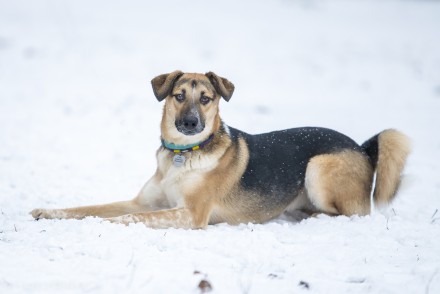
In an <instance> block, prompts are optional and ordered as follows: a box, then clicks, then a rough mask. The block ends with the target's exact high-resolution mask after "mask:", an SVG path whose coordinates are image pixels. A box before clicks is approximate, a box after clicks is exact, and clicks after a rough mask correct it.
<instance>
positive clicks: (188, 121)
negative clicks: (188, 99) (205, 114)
mask: <svg viewBox="0 0 440 294" xmlns="http://www.w3.org/2000/svg"><path fill="white" fill-rule="evenodd" d="M198 123H199V119H198V118H197V117H195V116H193V115H188V116H185V117H184V118H183V125H184V126H185V128H187V129H195V128H196V127H197V124H198Z"/></svg>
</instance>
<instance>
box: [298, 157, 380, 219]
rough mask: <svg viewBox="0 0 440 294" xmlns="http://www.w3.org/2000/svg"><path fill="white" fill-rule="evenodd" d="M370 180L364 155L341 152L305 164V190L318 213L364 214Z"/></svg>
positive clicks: (366, 206) (368, 165) (371, 169)
mask: <svg viewBox="0 0 440 294" xmlns="http://www.w3.org/2000/svg"><path fill="white" fill-rule="evenodd" d="M372 180H373V168H372V167H371V165H370V163H369V162H368V158H367V157H366V156H364V155H362V154H361V153H359V152H354V151H342V152H339V153H334V154H324V155H319V156H316V157H313V158H312V159H311V160H310V162H309V164H308V165H307V170H306V178H305V187H306V190H307V194H308V197H309V199H310V200H311V202H312V203H313V205H314V206H315V207H316V208H317V209H318V210H319V211H320V212H325V213H328V214H344V215H353V214H358V215H366V214H368V213H369V212H370V191H371V183H372Z"/></svg>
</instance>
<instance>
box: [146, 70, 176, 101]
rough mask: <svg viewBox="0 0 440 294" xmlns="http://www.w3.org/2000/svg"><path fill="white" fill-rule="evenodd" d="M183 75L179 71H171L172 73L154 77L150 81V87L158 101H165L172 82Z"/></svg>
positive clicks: (172, 84)
mask: <svg viewBox="0 0 440 294" xmlns="http://www.w3.org/2000/svg"><path fill="white" fill-rule="evenodd" d="M182 75H183V72H181V71H180V70H176V71H173V72H172V73H168V74H163V75H160V76H157V77H155V78H154V79H152V80H151V86H153V93H154V96H156V98H157V100H158V101H162V100H163V99H165V98H166V97H167V96H168V94H170V91H171V90H172V88H173V86H174V82H175V81H176V80H177V79H178V78H179V77H180V76H182Z"/></svg>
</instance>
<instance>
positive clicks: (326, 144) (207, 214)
mask: <svg viewBox="0 0 440 294" xmlns="http://www.w3.org/2000/svg"><path fill="white" fill-rule="evenodd" d="M151 83H152V86H153V91H154V95H155V96H156V98H157V99H158V100H159V101H162V100H165V106H164V109H163V116H162V123H161V133H162V145H161V147H160V148H159V149H158V151H157V155H156V156H157V170H156V173H155V174H154V176H153V177H152V178H151V179H150V180H149V181H148V182H147V183H146V184H145V186H144V187H143V188H142V189H141V191H140V192H139V195H138V196H137V197H136V198H134V199H133V200H130V201H123V202H116V203H110V204H104V205H97V206H84V207H78V208H69V209H35V210H33V211H32V212H31V213H32V216H33V217H34V218H36V219H40V218H49V219H51V218H83V217H86V216H98V217H103V218H106V219H107V220H109V221H111V222H115V223H123V224H128V223H137V222H141V223H144V224H145V225H147V226H149V227H153V228H168V227H175V228H205V227H206V226H207V225H208V224H215V223H220V222H227V223H229V224H238V223H247V222H255V223H261V222H265V221H268V220H270V219H273V218H275V217H277V216H279V215H281V214H282V213H283V212H286V211H293V210H304V211H307V212H309V213H327V214H331V215H340V214H342V215H355V214H357V215H366V214H368V213H369V212H370V194H371V190H372V189H373V177H374V174H375V173H376V181H375V183H376V184H375V187H374V194H373V199H374V202H375V204H376V205H379V206H380V205H386V204H387V203H389V202H390V201H391V200H392V199H393V198H394V196H395V194H396V192H397V189H398V186H399V183H400V178H401V172H402V170H403V168H404V165H405V161H406V158H407V156H408V154H409V152H410V147H409V140H408V138H407V137H406V136H405V135H403V134H402V133H400V132H398V131H396V130H392V129H389V130H385V131H383V132H381V133H379V134H377V135H376V136H374V137H372V138H371V139H369V140H368V141H366V142H365V143H364V144H362V145H358V144H357V143H356V142H354V141H353V140H352V139H350V138H348V137H347V136H345V135H343V134H340V133H338V132H336V131H333V130H329V129H325V128H315V127H313V128H312V127H306V128H294V129H288V130H283V131H276V132H271V133H266V134H260V135H249V134H246V133H244V132H242V131H239V130H237V129H234V128H231V127H228V126H227V125H226V124H225V123H224V122H223V121H222V120H221V119H220V116H219V102H220V98H221V97H223V98H224V99H225V100H226V101H229V99H230V98H231V96H232V93H233V92H234V85H233V84H232V83H231V82H229V81H228V80H227V79H225V78H222V77H219V76H217V75H216V74H214V73H212V72H209V73H207V74H193V73H183V72H181V71H175V72H172V73H170V74H163V75H160V76H158V77H156V78H154V79H153V80H152V81H151Z"/></svg>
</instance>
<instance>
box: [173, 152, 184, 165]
mask: <svg viewBox="0 0 440 294" xmlns="http://www.w3.org/2000/svg"><path fill="white" fill-rule="evenodd" d="M173 164H174V166H175V167H181V166H183V165H184V164H185V156H183V155H180V154H176V155H174V157H173Z"/></svg>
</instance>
